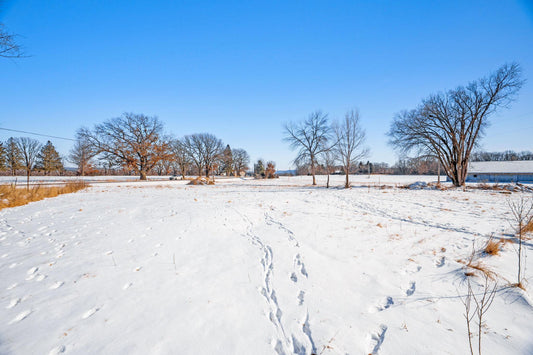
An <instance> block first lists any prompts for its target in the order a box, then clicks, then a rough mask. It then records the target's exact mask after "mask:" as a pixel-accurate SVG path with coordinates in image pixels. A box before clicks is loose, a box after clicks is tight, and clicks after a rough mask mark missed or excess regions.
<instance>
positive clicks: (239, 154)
mask: <svg viewBox="0 0 533 355" xmlns="http://www.w3.org/2000/svg"><path fill="white" fill-rule="evenodd" d="M232 154H233V172H234V173H235V174H236V175H240V174H241V173H246V170H248V168H249V167H248V164H250V156H249V155H248V153H247V152H246V150H244V149H240V148H237V149H233V151H232Z"/></svg>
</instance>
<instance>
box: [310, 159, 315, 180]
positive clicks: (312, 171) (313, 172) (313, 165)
mask: <svg viewBox="0 0 533 355" xmlns="http://www.w3.org/2000/svg"><path fill="white" fill-rule="evenodd" d="M311 175H313V186H315V185H316V178H315V163H314V162H313V158H311Z"/></svg>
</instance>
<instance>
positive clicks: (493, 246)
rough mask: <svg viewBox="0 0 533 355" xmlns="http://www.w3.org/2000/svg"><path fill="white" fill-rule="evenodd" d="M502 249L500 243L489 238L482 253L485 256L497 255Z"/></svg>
mask: <svg viewBox="0 0 533 355" xmlns="http://www.w3.org/2000/svg"><path fill="white" fill-rule="evenodd" d="M501 247H502V243H501V241H496V240H494V238H490V239H489V240H488V241H487V244H485V247H484V248H483V252H484V253H485V254H487V255H498V253H499V252H500V250H501Z"/></svg>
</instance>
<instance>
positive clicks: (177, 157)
mask: <svg viewBox="0 0 533 355" xmlns="http://www.w3.org/2000/svg"><path fill="white" fill-rule="evenodd" d="M171 149H172V155H173V157H172V158H173V161H174V162H175V163H176V165H177V168H178V171H179V172H180V174H181V178H182V179H185V174H187V170H188V169H189V166H190V165H191V158H190V156H189V154H188V153H187V149H186V146H185V143H184V141H183V140H180V139H175V140H173V141H172V143H171Z"/></svg>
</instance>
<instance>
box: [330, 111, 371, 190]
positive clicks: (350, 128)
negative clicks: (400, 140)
mask: <svg viewBox="0 0 533 355" xmlns="http://www.w3.org/2000/svg"><path fill="white" fill-rule="evenodd" d="M334 127H335V128H334V131H335V136H336V140H337V141H336V144H335V145H334V147H333V149H334V150H335V152H336V153H337V156H338V157H339V160H340V161H341V163H342V166H343V168H344V173H345V175H346V181H345V183H344V187H345V188H349V187H350V177H349V174H350V168H351V167H352V165H354V164H356V162H357V161H358V160H360V159H362V158H364V157H366V156H367V155H368V149H367V148H365V147H363V144H364V142H365V131H364V130H363V129H362V128H361V124H360V122H359V112H358V111H357V110H351V111H349V112H348V113H346V115H345V116H344V120H342V121H341V122H340V123H336V124H335V126H334Z"/></svg>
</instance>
